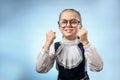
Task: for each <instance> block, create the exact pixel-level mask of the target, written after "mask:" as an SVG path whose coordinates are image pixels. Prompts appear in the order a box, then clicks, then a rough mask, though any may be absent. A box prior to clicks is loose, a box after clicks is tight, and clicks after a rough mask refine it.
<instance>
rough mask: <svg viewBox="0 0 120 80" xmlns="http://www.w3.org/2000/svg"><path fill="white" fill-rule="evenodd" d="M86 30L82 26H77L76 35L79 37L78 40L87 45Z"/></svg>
mask: <svg viewBox="0 0 120 80" xmlns="http://www.w3.org/2000/svg"><path fill="white" fill-rule="evenodd" d="M87 33H88V32H87V30H86V29H85V28H83V27H81V28H79V30H78V33H77V36H78V37H79V38H80V41H81V42H82V43H83V45H87V44H88V43H89V41H88V38H87Z"/></svg>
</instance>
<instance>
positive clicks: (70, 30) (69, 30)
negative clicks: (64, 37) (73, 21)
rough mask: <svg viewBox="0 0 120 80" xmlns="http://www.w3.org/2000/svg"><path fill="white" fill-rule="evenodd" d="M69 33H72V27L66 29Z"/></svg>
mask: <svg viewBox="0 0 120 80" xmlns="http://www.w3.org/2000/svg"><path fill="white" fill-rule="evenodd" d="M65 31H66V32H67V33H71V32H72V31H73V30H72V29H65Z"/></svg>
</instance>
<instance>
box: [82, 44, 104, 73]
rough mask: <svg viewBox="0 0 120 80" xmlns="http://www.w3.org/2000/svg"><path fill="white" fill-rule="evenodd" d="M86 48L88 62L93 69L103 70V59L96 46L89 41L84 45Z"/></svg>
mask: <svg viewBox="0 0 120 80" xmlns="http://www.w3.org/2000/svg"><path fill="white" fill-rule="evenodd" d="M84 48H85V57H86V59H87V64H88V66H89V67H90V70H92V71H97V72H98V71H101V70H102V69H103V61H102V59H101V57H100V55H99V54H98V51H97V50H96V48H95V47H94V46H93V45H91V44H90V43H88V44H87V45H85V46H84Z"/></svg>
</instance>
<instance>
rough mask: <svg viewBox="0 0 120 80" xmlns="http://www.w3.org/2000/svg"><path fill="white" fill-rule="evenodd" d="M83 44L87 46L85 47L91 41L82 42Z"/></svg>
mask: <svg viewBox="0 0 120 80" xmlns="http://www.w3.org/2000/svg"><path fill="white" fill-rule="evenodd" d="M81 42H82V43H83V45H84V46H85V45H87V44H88V43H89V41H88V40H85V41H81Z"/></svg>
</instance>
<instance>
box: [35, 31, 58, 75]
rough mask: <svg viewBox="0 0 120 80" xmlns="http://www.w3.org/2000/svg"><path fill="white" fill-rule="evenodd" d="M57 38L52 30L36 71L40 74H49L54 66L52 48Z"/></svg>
mask: <svg viewBox="0 0 120 80" xmlns="http://www.w3.org/2000/svg"><path fill="white" fill-rule="evenodd" d="M55 38H56V36H55V32H53V31H52V30H50V31H48V32H47V34H46V41H45V44H44V46H43V49H42V50H41V52H40V54H39V56H38V58H37V62H36V71H37V72H39V73H45V72H48V71H49V70H50V69H51V68H52V66H53V63H54V47H52V48H51V44H52V43H53V41H54V39H55Z"/></svg>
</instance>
